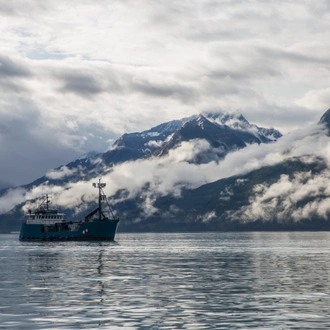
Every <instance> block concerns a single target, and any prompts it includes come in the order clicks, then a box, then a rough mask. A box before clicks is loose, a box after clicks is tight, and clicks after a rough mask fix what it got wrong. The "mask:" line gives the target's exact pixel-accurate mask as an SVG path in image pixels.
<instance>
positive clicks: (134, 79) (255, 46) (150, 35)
mask: <svg viewBox="0 0 330 330" xmlns="http://www.w3.org/2000/svg"><path fill="white" fill-rule="evenodd" d="M0 38H1V39H0V41H1V42H0V50H1V52H0V92H1V98H0V155H1V162H0V187H1V185H3V184H9V185H20V184H24V183H29V182H31V181H32V180H34V179H36V178H38V177H40V176H42V175H44V174H45V173H46V172H47V171H49V170H50V169H52V168H54V167H57V166H59V165H62V164H66V163H68V162H70V161H71V160H73V159H75V158H76V157H78V156H79V155H81V154H83V153H85V152H87V151H90V150H98V151H105V150H107V149H108V147H109V146H110V145H111V143H112V142H113V141H114V140H115V139H116V138H118V137H119V136H120V135H121V134H123V133H125V132H134V131H142V130H145V129H148V128H150V127H152V126H155V125H157V124H160V123H162V122H164V121H169V120H172V119H178V118H182V117H185V116H189V115H192V114H196V113H199V112H202V111H205V110H222V111H239V112H241V113H242V114H243V115H244V116H245V117H246V118H247V119H248V120H249V121H250V122H251V123H254V124H257V125H259V126H265V127H275V128H277V129H279V130H280V131H281V132H282V133H284V134H285V133H288V132H290V131H292V130H295V129H297V128H304V127H307V126H308V125H310V124H311V123H315V122H317V121H318V120H319V118H320V117H321V115H322V114H323V113H324V112H325V111H326V110H327V109H328V108H329V107H330V56H329V54H330V2H329V1H328V0H317V1H315V0H292V1H284V0H277V1H261V0H256V1H249V0H244V1H240V0H218V1H207V0H199V1H197V0H189V1H173V0H164V1H157V0H150V1H148V0H139V1H130V0H121V1H106V0H105V1H83V0H79V1H76V0H71V1H67V0H65V1H64V0H56V1H53V0H52V1H50V0H43V1H39V0H35V1H33V0H30V1H29V0H22V1H20V0H15V1H7V0H0Z"/></svg>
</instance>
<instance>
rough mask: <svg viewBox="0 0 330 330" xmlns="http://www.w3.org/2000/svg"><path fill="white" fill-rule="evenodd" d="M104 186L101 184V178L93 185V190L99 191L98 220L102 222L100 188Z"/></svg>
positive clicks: (101, 195)
mask: <svg viewBox="0 0 330 330" xmlns="http://www.w3.org/2000/svg"><path fill="white" fill-rule="evenodd" d="M105 186H106V184H105V183H101V178H99V182H98V183H93V187H94V188H98V189H99V220H100V221H101V220H102V200H103V199H104V197H103V194H102V188H104V187H105Z"/></svg>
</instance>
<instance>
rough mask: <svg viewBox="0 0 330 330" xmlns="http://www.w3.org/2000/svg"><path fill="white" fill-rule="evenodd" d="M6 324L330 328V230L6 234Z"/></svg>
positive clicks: (0, 256) (0, 247)
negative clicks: (26, 237) (40, 238)
mask: <svg viewBox="0 0 330 330" xmlns="http://www.w3.org/2000/svg"><path fill="white" fill-rule="evenodd" d="M0 284H1V285H0V329H24V330H26V329H153V330H155V329H329V328H330V233H328V232H292V233H288V232H276V233H185V234H181V233H180V234H122V233H118V234H117V236H116V242H42V243H26V242H24V243H23V242H19V241H18V234H7V235H5V234H3V235H0Z"/></svg>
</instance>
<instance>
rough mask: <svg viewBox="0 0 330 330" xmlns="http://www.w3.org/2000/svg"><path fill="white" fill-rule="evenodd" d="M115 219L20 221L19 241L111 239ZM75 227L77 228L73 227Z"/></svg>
mask: <svg viewBox="0 0 330 330" xmlns="http://www.w3.org/2000/svg"><path fill="white" fill-rule="evenodd" d="M118 221H119V220H117V219H115V220H102V221H92V222H82V223H77V226H75V223H73V225H72V223H70V224H71V225H69V223H60V224H55V225H51V226H46V225H43V224H27V223H22V226H21V231H20V235H19V239H20V241H71V240H75V241H107V240H109V241H113V240H114V238H115V235H116V230H117V225H118ZM74 227H77V228H74Z"/></svg>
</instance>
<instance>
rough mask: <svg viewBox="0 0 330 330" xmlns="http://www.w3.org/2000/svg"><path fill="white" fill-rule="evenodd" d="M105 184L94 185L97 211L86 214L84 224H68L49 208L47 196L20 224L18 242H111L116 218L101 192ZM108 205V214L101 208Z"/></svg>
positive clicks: (63, 217)
mask: <svg viewBox="0 0 330 330" xmlns="http://www.w3.org/2000/svg"><path fill="white" fill-rule="evenodd" d="M105 186H106V184H105V183H102V182H101V179H99V182H98V183H93V187H94V188H98V190H99V193H98V207H97V208H96V209H95V210H93V211H92V212H90V213H89V214H87V215H86V216H85V218H84V220H80V221H79V220H78V221H70V220H69V221H68V220H66V219H65V214H64V213H61V212H59V211H58V210H56V209H51V208H50V207H49V204H50V199H49V196H48V194H46V196H45V197H44V199H43V200H42V202H41V203H40V205H39V207H37V209H36V210H35V211H34V212H32V211H31V210H29V211H28V214H27V215H26V218H25V219H24V220H23V221H22V225H21V230H20V234H19V239H20V240H21V241H71V240H74V241H105V240H111V241H112V240H114V238H115V234H116V230H117V225H118V222H119V218H118V217H116V216H115V215H114V213H113V211H112V209H111V207H110V205H109V202H108V200H107V198H106V196H105V194H104V192H103V188H104V187H105ZM104 203H106V204H107V209H108V210H107V211H106V210H104V208H103V204H104Z"/></svg>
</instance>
